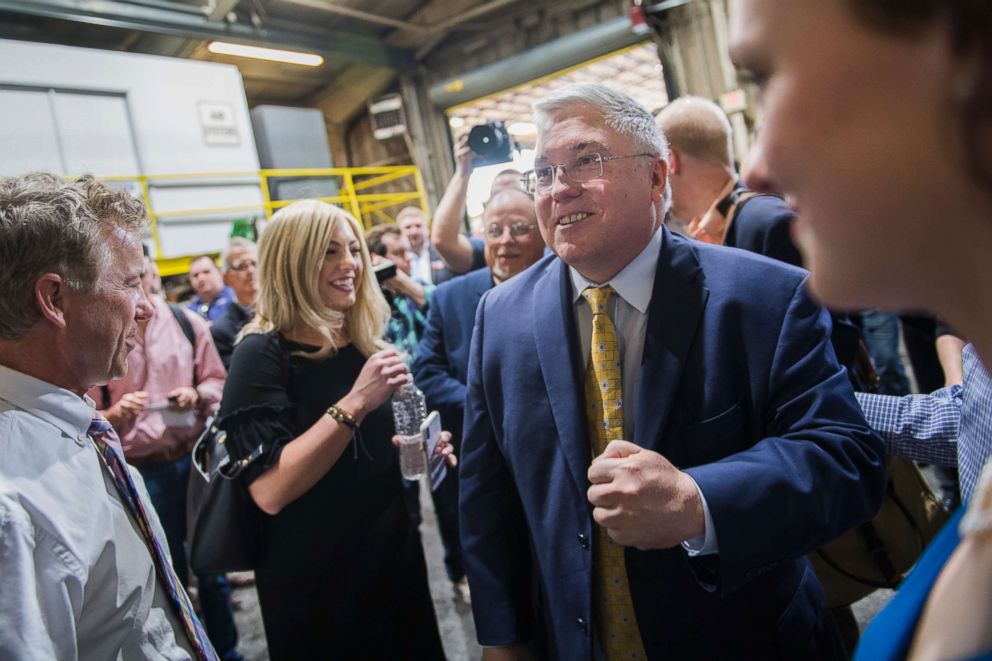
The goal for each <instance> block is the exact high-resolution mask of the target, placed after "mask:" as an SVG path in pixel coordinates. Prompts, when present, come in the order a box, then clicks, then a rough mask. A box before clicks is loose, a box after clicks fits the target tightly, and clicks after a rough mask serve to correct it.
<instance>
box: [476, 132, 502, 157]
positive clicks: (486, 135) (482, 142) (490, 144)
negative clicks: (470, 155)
mask: <svg viewBox="0 0 992 661" xmlns="http://www.w3.org/2000/svg"><path fill="white" fill-rule="evenodd" d="M502 145H503V135H502V133H501V132H499V131H497V130H496V129H495V128H494V127H493V126H492V125H491V124H483V125H481V126H473V127H472V130H471V131H469V134H468V146H469V147H470V148H471V149H472V151H474V152H475V153H476V154H479V155H484V154H489V153H490V152H494V151H498V150H499V149H500V147H501V146H502Z"/></svg>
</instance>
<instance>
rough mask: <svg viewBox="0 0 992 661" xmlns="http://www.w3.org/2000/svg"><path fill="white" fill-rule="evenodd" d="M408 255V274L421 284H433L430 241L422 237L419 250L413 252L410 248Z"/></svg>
mask: <svg viewBox="0 0 992 661" xmlns="http://www.w3.org/2000/svg"><path fill="white" fill-rule="evenodd" d="M410 255H411V259H410V275H412V276H413V279H414V280H416V281H417V282H419V283H420V284H421V285H430V284H433V283H434V274H433V273H432V272H431V244H430V242H429V241H428V240H427V239H424V245H423V246H421V248H420V252H415V251H414V250H412V249H411V250H410Z"/></svg>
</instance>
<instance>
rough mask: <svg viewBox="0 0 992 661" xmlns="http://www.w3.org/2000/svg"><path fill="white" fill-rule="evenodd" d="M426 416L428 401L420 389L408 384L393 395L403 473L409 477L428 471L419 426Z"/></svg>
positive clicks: (415, 477)
mask: <svg viewBox="0 0 992 661" xmlns="http://www.w3.org/2000/svg"><path fill="white" fill-rule="evenodd" d="M426 417H427V402H426V401H425V400H424V393H422V392H421V391H420V388H418V387H417V386H415V385H413V384H412V383H408V384H406V385H405V386H403V387H402V388H400V389H399V390H397V391H396V393H395V394H394V395H393V422H394V423H395V424H396V434H397V435H398V436H399V437H400V472H401V473H403V477H405V478H406V479H408V480H419V479H420V478H421V477H423V476H424V474H426V473H427V454H426V452H425V451H424V436H423V434H421V433H420V425H421V423H423V421H424V418H426Z"/></svg>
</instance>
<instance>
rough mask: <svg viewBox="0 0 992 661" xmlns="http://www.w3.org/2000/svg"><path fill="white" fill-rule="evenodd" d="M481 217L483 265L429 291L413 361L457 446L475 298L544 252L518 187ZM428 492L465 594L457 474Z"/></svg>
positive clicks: (449, 566)
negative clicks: (427, 311) (426, 313)
mask: <svg viewBox="0 0 992 661" xmlns="http://www.w3.org/2000/svg"><path fill="white" fill-rule="evenodd" d="M482 220H483V225H484V228H485V231H486V238H485V248H484V254H485V258H486V264H487V265H488V268H482V269H478V270H476V271H472V272H471V273H469V274H467V275H464V276H460V277H458V278H455V279H454V280H450V281H448V282H446V283H444V284H442V285H440V286H439V287H438V288H437V289H436V290H435V291H434V298H433V300H432V301H431V312H430V318H429V319H428V322H427V329H426V330H425V331H424V337H423V339H422V340H421V342H420V351H419V352H418V353H417V359H416V360H415V361H414V363H413V366H412V370H413V376H414V379H415V380H416V383H417V386H418V387H419V388H420V389H421V390H423V391H424V395H425V396H426V397H427V406H428V408H430V409H433V410H436V411H438V412H439V413H440V414H441V420H442V421H443V423H444V425H445V428H446V429H451V430H452V438H451V442H452V443H453V444H454V446H455V449H456V451H457V449H458V448H459V447H460V444H461V429H462V421H463V419H464V408H465V383H466V380H467V378H468V376H467V375H468V350H469V344H470V343H471V341H472V326H473V325H474V324H475V308H476V306H477V305H478V304H479V299H480V298H482V295H483V294H484V293H485V292H487V291H489V290H490V289H492V288H493V286H494V285H496V284H498V283H501V282H504V281H506V280H508V279H509V278H512V277H513V276H515V275H517V274H518V273H520V272H521V271H523V270H524V269H526V268H527V267H528V266H530V265H531V264H533V263H534V262H536V261H537V260H538V259H540V258H541V256H542V255H543V254H544V241H542V240H541V233H540V232H539V231H538V229H537V217H536V216H535V215H534V200H533V198H531V196H530V195H528V194H527V193H525V192H524V191H523V190H522V189H520V188H507V189H504V190H501V191H499V192H497V193H495V194H493V196H492V197H491V198H490V199H489V202H488V203H487V204H486V209H485V211H484V212H483V215H482ZM432 496H433V497H434V509H435V511H436V512H437V518H438V527H439V528H440V531H441V540H442V541H443V542H444V566H445V569H446V570H447V572H448V578H449V579H451V581H452V583H454V585H455V590H456V594H459V595H460V596H463V597H464V596H466V594H465V590H466V589H467V584H466V583H465V580H464V578H465V569H464V565H463V563H462V553H461V544H460V543H459V541H458V474H457V473H452V470H451V469H448V478H447V479H446V480H445V481H444V482H442V483H441V486H439V487H438V488H437V490H436V491H434V492H433V493H432Z"/></svg>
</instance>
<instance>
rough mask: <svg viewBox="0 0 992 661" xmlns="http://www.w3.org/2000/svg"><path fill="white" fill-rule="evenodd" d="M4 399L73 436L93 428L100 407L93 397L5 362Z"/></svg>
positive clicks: (0, 371) (1, 370) (0, 375)
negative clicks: (53, 383)
mask: <svg viewBox="0 0 992 661" xmlns="http://www.w3.org/2000/svg"><path fill="white" fill-rule="evenodd" d="M0 399H4V400H6V401H8V402H10V403H11V404H12V405H14V406H16V407H17V408H19V409H21V410H24V411H27V412H28V413H31V414H32V415H36V416H38V417H39V418H41V419H42V420H45V421H46V422H48V423H50V424H52V425H54V426H55V427H57V428H58V429H59V430H60V431H62V432H64V433H65V434H67V435H69V436H71V437H73V438H75V437H77V436H78V435H79V433H80V432H83V433H85V432H86V431H87V430H88V429H89V427H90V421H91V420H92V419H93V411H94V409H95V408H96V405H95V404H94V402H93V400H92V399H90V398H89V396H86V395H84V396H83V397H80V396H78V395H76V394H75V393H73V392H70V391H68V390H66V389H65V388H59V387H58V386H54V385H52V384H51V383H47V382H45V381H42V380H40V379H36V378H34V377H33V376H28V375H27V374H23V373H21V372H18V371H16V370H12V369H10V368H9V367H4V366H3V365H0Z"/></svg>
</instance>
